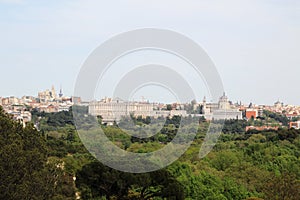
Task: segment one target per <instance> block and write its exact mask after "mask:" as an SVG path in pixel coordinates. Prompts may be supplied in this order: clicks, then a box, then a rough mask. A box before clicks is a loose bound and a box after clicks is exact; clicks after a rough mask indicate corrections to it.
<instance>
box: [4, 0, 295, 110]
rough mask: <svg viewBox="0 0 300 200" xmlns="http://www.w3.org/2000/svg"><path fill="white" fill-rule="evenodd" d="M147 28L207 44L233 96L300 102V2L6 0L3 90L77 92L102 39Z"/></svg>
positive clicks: (18, 93) (236, 98)
mask: <svg viewBox="0 0 300 200" xmlns="http://www.w3.org/2000/svg"><path fill="white" fill-rule="evenodd" d="M145 27H154V28H164V29H170V30H174V31H177V32H180V33H182V34H184V35H186V36H188V37H190V38H191V39H193V40H194V41H196V42H197V43H198V44H199V45H201V46H202V47H203V48H204V49H205V50H206V52H207V53H208V55H209V56H210V57H211V59H212V60H213V61H214V63H215V65H216V67H217V69H218V71H219V73H220V75H221V78H222V80H223V84H224V88H225V90H226V92H227V94H228V96H229V98H230V99H231V100H233V101H240V100H241V101H243V102H245V103H248V102H250V101H252V102H255V103H267V104H272V103H273V102H275V101H277V100H278V99H279V100H281V101H283V102H285V103H289V104H297V105H300V89H299V80H300V78H299V77H300V1H299V0H285V1H282V0H257V1H256V0H249V1H248V0H245V1H243V0H226V1H224V0H194V1H192V0H186V1H182V0H178V1H175V0H163V1H161V0H160V1H158V0H151V1H150V0H149V1H146V0H145V1H141V0H119V1H116V0H111V1H96V0H95V1H92V0H85V1H83V0H82V1H79V0H69V1H67V0H61V1H43V0H42V1H33V0H32V1H29V0H28V1H27V0H0V67H1V79H0V96H11V95H14V96H22V95H25V94H27V95H37V92H38V91H40V90H44V89H47V88H51V85H54V86H55V87H56V88H57V89H59V87H60V85H62V86H63V90H64V93H65V94H67V95H72V92H73V89H74V83H75V80H76V77H77V74H78V72H79V70H80V67H81V65H82V63H83V62H84V61H85V59H86V58H87V57H88V55H89V54H90V53H91V52H92V51H93V50H94V49H95V48H96V47H97V46H98V45H100V44H101V43H102V42H104V41H105V40H107V39H109V38H110V37H111V36H113V35H116V34H118V33H121V32H124V31H129V30H132V29H137V28H145ZM157 95H158V96H159V95H160V94H157ZM199 100H200V99H199Z"/></svg>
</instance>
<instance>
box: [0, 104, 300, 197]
mask: <svg viewBox="0 0 300 200" xmlns="http://www.w3.org/2000/svg"><path fill="white" fill-rule="evenodd" d="M72 109H81V111H82V115H83V117H85V118H88V119H89V118H91V119H90V120H91V121H92V120H93V119H92V117H91V116H87V115H86V112H87V109H86V108H84V107H82V108H72ZM32 115H33V123H34V124H35V125H36V127H37V128H35V127H34V126H33V124H30V123H28V124H27V126H26V127H25V128H23V126H22V125H21V124H20V123H19V122H17V121H13V120H12V118H11V117H10V116H9V115H8V114H5V113H4V111H3V110H2V108H1V107H0V143H1V149H0V155H1V157H0V199H7V200H10V199H56V200H59V199H76V198H81V199H94V200H96V199H124V200H126V199H136V200H138V199H157V200H159V199H191V200H192V199H207V200H209V199H211V200H226V199H228V200H229V199H233V200H239V199H241V200H243V199H247V200H255V199H256V200H258V199H265V200H269V199H272V200H273V199H274V200H276V199H278V200H293V199H295V200H298V199H300V130H294V129H287V128H282V129H279V130H277V131H274V130H266V131H255V130H251V131H248V132H245V127H246V126H248V125H251V124H253V123H254V124H255V123H261V121H259V120H250V121H245V120H228V121H225V124H224V127H223V134H222V135H221V136H220V138H219V141H218V143H217V144H216V145H215V147H214V149H213V151H211V152H210V153H209V154H208V155H207V156H206V157H205V158H202V159H200V158H199V156H198V155H199V149H200V147H201V144H202V143H203V139H204V137H205V133H206V131H207V129H208V127H209V123H208V122H206V121H205V120H204V119H201V120H200V123H199V128H198V132H197V135H196V137H195V139H194V142H193V143H192V145H191V146H190V148H189V149H188V150H187V151H186V152H185V154H184V155H183V156H181V157H180V159H179V160H177V161H176V162H174V163H173V164H171V165H170V166H168V167H167V168H164V169H161V170H158V171H155V172H150V173H142V174H130V173H125V172H120V171H117V170H114V169H111V168H109V167H107V166H105V165H103V164H102V163H100V162H98V161H97V160H96V159H95V158H94V157H93V156H92V155H91V154H90V153H89V152H88V151H87V150H86V148H85V147H84V145H83V144H82V142H81V140H80V138H79V136H78V133H77V131H76V128H75V126H74V122H73V116H72V110H70V111H68V112H67V111H64V112H59V113H39V112H37V111H35V110H34V111H32ZM265 118H266V119H268V120H272V122H274V123H275V122H276V121H277V122H278V123H282V124H286V123H287V122H286V119H285V118H283V117H282V116H278V115H275V114H272V113H265ZM98 120H99V122H101V118H98ZM151 120H152V119H150V118H146V119H142V118H134V122H135V123H136V124H137V125H139V126H143V125H146V124H148V123H149V122H150V121H151ZM88 121H89V120H85V122H88ZM179 122H180V118H179V117H173V118H171V119H167V121H166V123H165V125H164V126H163V128H162V129H161V130H160V131H159V132H158V133H157V134H156V135H155V136H152V137H150V138H147V139H139V138H135V137H133V136H130V135H127V134H126V133H124V131H123V130H121V129H120V128H119V127H118V126H117V125H116V124H115V125H114V126H105V125H101V126H102V127H101V128H102V129H103V130H104V132H105V134H106V135H107V137H108V138H110V140H111V141H113V142H114V143H115V144H116V145H118V146H119V147H120V148H122V149H125V150H126V151H131V152H138V153H142V152H151V151H154V150H156V149H159V148H162V147H163V146H164V145H166V144H167V143H168V142H170V141H171V140H172V138H173V137H174V135H176V133H177V130H178V127H179V126H178V123H179ZM120 123H122V122H120ZM124 123H125V122H124ZM99 126H100V125H99ZM81 128H82V129H84V130H85V131H87V132H89V131H93V130H90V128H91V126H89V123H86V124H83V125H82V127H81Z"/></svg>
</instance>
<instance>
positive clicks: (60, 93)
mask: <svg viewBox="0 0 300 200" xmlns="http://www.w3.org/2000/svg"><path fill="white" fill-rule="evenodd" d="M62 97H63V93H62V87H61V86H60V89H59V98H62Z"/></svg>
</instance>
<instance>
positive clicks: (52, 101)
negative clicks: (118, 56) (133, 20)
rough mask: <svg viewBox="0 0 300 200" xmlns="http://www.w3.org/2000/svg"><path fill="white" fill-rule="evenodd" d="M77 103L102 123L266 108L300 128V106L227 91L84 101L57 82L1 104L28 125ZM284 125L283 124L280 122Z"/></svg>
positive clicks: (245, 115) (221, 115)
mask: <svg viewBox="0 0 300 200" xmlns="http://www.w3.org/2000/svg"><path fill="white" fill-rule="evenodd" d="M73 105H79V106H88V114H90V115H92V116H101V117H102V123H105V124H108V125H110V124H113V123H114V122H117V123H118V122H119V121H120V120H121V118H122V117H126V116H131V115H133V116H135V117H138V116H141V117H142V118H145V117H153V118H158V117H173V116H182V117H188V116H192V117H204V118H205V119H206V120H222V119H223V120H225V119H226V120H229V119H245V120H251V119H252V120H255V119H258V118H259V117H262V116H263V113H264V111H270V112H274V113H277V114H280V115H282V116H285V117H287V118H288V119H289V120H290V121H291V122H290V124H289V128H296V129H299V128H300V121H298V119H300V106H296V105H285V104H284V103H283V102H280V101H277V102H275V103H274V105H257V104H254V103H250V104H249V105H244V104H243V103H241V102H237V103H232V101H230V100H229V99H228V97H227V96H226V94H225V92H224V94H223V95H222V96H221V97H220V98H219V101H218V102H207V100H206V97H204V98H203V100H202V101H201V102H197V101H196V100H193V101H191V102H189V103H176V102H174V103H170V104H165V103H152V102H149V101H146V100H144V99H143V100H142V101H130V102H129V101H124V100H122V99H120V98H114V99H113V98H108V97H105V98H103V99H102V100H99V101H97V100H94V101H91V102H82V100H81V98H80V97H74V96H71V97H68V96H65V95H64V94H63V92H62V89H61V88H60V90H59V93H58V94H57V92H56V90H55V88H54V86H52V88H51V89H47V90H45V91H41V92H38V94H37V96H23V97H22V98H17V97H13V96H11V97H0V106H2V107H3V109H4V110H5V111H6V112H7V113H8V114H11V115H12V116H13V118H14V119H15V120H20V121H21V122H22V123H24V125H25V124H26V123H27V122H30V121H31V119H32V118H31V111H32V110H36V111H38V112H45V113H55V112H61V111H69V109H70V107H71V106H73ZM279 125H280V124H279ZM251 128H253V129H277V128H278V126H262V127H247V129H251Z"/></svg>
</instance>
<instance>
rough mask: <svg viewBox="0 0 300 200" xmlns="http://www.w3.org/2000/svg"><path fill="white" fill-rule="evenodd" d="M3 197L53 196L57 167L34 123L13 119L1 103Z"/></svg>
mask: <svg viewBox="0 0 300 200" xmlns="http://www.w3.org/2000/svg"><path fill="white" fill-rule="evenodd" d="M0 146H1V149H0V155H1V156H0V199H6V200H9V199H50V198H51V197H53V195H54V193H55V187H56V186H55V182H56V181H57V176H56V169H55V168H52V167H51V166H49V165H47V154H46V152H47V151H46V142H45V139H44V138H43V136H41V134H40V133H39V132H38V131H36V129H35V128H34V127H33V126H32V125H31V124H27V126H26V128H23V126H22V125H21V124H20V123H19V122H17V121H13V120H12V119H11V117H10V116H9V115H8V114H5V113H4V111H3V110H2V108H1V107H0Z"/></svg>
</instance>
